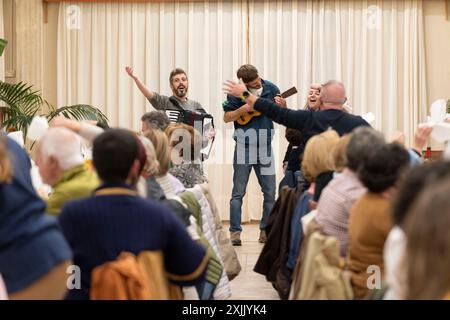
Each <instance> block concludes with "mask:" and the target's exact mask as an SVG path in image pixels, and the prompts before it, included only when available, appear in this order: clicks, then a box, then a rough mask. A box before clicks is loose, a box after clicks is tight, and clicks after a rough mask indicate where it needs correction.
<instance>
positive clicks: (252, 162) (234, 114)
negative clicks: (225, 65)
mask: <svg viewBox="0 0 450 320" xmlns="http://www.w3.org/2000/svg"><path fill="white" fill-rule="evenodd" d="M237 77H238V79H240V80H241V81H242V82H243V83H245V85H246V86H247V89H248V90H249V91H250V92H251V93H252V94H254V95H256V96H258V97H262V98H266V99H270V100H272V101H274V102H276V103H277V104H279V105H280V106H285V105H286V102H285V100H284V99H283V98H281V97H280V96H278V95H279V94H280V90H279V89H278V87H277V86H276V85H274V84H273V83H271V82H270V81H267V80H263V79H261V77H260V76H259V74H258V70H257V69H256V68H255V67H254V66H252V65H249V64H246V65H243V66H241V67H240V68H239V70H238V71H237ZM223 110H224V111H225V114H224V117H223V120H224V122H225V123H227V122H231V121H234V129H235V131H234V135H233V138H234V140H235V141H236V146H235V149H234V160H233V191H232V194H231V200H230V234H231V242H232V243H233V245H235V246H240V245H241V244H242V242H241V238H240V235H241V231H242V227H241V215H242V211H241V207H242V199H243V198H244V195H245V191H246V189H247V184H248V179H249V177H250V173H251V170H252V168H253V169H254V170H255V173H256V177H257V178H258V182H259V185H260V186H261V189H262V192H263V195H264V204H263V213H262V219H261V223H260V230H261V233H260V237H259V242H261V243H264V242H265V241H266V239H267V237H266V233H265V231H264V229H265V227H266V221H267V218H268V215H269V212H270V210H271V209H272V206H273V204H274V203H275V188H276V182H275V166H274V159H273V151H272V145H271V144H272V137H273V123H272V121H271V120H269V118H267V117H266V116H264V115H258V114H256V115H255V114H251V115H254V116H253V117H251V119H250V121H249V122H246V121H244V120H245V116H246V115H248V114H247V112H248V110H249V108H248V105H246V104H245V102H244V99H240V98H236V97H233V96H227V100H226V101H225V102H224V103H223Z"/></svg>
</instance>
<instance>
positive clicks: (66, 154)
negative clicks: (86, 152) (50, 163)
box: [39, 127, 84, 171]
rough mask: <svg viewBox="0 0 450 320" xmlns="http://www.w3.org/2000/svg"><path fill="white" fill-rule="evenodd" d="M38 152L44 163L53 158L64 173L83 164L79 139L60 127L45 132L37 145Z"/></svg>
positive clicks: (74, 134)
mask: <svg viewBox="0 0 450 320" xmlns="http://www.w3.org/2000/svg"><path fill="white" fill-rule="evenodd" d="M39 151H40V153H41V155H42V156H43V158H44V160H45V161H47V159H48V158H49V157H51V156H53V157H55V158H56V159H57V160H58V164H59V167H60V168H61V169H62V170H64V171H65V170H68V169H71V168H73V167H75V166H77V165H80V164H82V163H83V162H84V160H83V155H82V154H81V139H80V137H79V136H78V135H77V134H76V133H74V132H72V131H70V130H69V129H66V128H62V127H56V128H50V129H48V130H47V132H46V133H45V134H44V136H43V137H42V139H41V141H40V143H39Z"/></svg>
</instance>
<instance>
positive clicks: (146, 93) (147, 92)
mask: <svg viewBox="0 0 450 320" xmlns="http://www.w3.org/2000/svg"><path fill="white" fill-rule="evenodd" d="M125 71H126V72H127V73H128V75H129V76H130V77H131V78H132V79H133V80H134V82H135V83H136V85H137V87H138V88H139V90H140V91H141V92H142V94H143V95H144V96H145V97H146V98H147V99H148V100H151V99H152V98H153V96H154V92H153V91H151V90H150V89H148V88H147V87H146V86H145V84H143V83H142V82H141V80H139V78H138V77H137V76H136V75H135V74H134V71H133V68H131V67H126V68H125Z"/></svg>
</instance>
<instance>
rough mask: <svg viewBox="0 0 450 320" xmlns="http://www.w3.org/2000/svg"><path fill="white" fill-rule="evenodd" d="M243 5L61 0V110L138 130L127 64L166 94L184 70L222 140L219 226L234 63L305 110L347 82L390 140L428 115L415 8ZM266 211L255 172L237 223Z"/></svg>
mask: <svg viewBox="0 0 450 320" xmlns="http://www.w3.org/2000/svg"><path fill="white" fill-rule="evenodd" d="M249 4H250V5H249V7H247V1H244V0H242V1H217V2H216V1H213V2H208V1H205V2H184V1H183V2H176V3H166V2H162V3H133V4H123V3H106V4H105V3H95V4H92V3H78V4H77V3H73V4H72V3H66V2H64V3H61V4H60V13H59V27H58V68H57V74H58V76H57V83H58V90H57V100H58V105H59V106H62V105H68V104H74V103H89V104H93V105H95V106H98V107H100V108H101V109H102V110H103V111H104V112H105V113H106V114H107V116H108V117H109V119H110V121H111V124H112V125H113V126H120V127H127V128H132V129H135V130H139V128H140V117H141V115H142V114H143V113H144V112H146V111H149V110H152V107H151V105H150V104H149V103H148V102H146V101H145V99H144V97H143V96H142V95H141V94H140V93H139V92H138V90H137V89H136V88H135V86H134V83H133V82H132V81H131V79H129V78H128V76H127V75H126V73H125V72H124V68H125V66H127V65H132V66H133V67H134V69H135V71H136V73H137V74H138V75H139V76H140V77H141V79H143V81H144V82H145V83H146V84H147V85H148V87H149V88H151V89H152V90H154V91H156V92H160V93H163V94H167V95H170V94H171V91H170V87H169V81H168V74H169V72H170V70H172V69H173V68H175V67H181V68H184V69H185V70H186V71H187V73H188V76H189V80H190V81H189V84H190V88H189V97H190V98H191V99H194V100H197V101H199V102H201V103H202V105H203V106H204V107H205V109H206V110H208V111H209V112H210V113H211V114H212V115H213V116H214V118H215V124H216V128H217V130H218V135H217V138H216V143H215V146H214V149H213V155H212V158H211V159H209V160H208V161H207V163H206V169H207V173H208V176H209V179H210V182H211V188H212V192H213V194H214V196H215V198H216V200H217V202H218V206H219V208H220V209H221V215H222V217H223V218H224V219H228V215H229V198H230V194H231V188H232V175H233V170H232V165H231V160H232V154H233V147H234V145H233V140H232V138H231V136H232V131H233V125H232V124H224V123H223V121H222V117H223V112H222V107H221V104H222V101H223V99H224V98H225V97H224V95H223V94H222V92H221V91H222V90H221V89H222V83H223V81H224V80H225V79H230V78H234V77H235V72H236V70H237V68H238V67H239V66H240V65H241V64H243V63H247V62H250V63H252V64H254V65H255V66H256V67H257V68H258V69H259V70H260V73H261V75H262V77H263V78H265V79H268V80H271V81H273V82H274V83H276V84H277V85H278V86H279V87H280V89H281V90H286V89H288V88H290V87H291V86H293V85H295V86H296V87H297V89H298V90H299V94H298V95H296V96H294V97H291V98H289V99H288V104H289V106H290V107H293V108H296V107H298V106H303V105H304V102H305V99H306V93H307V89H308V86H309V84H310V83H311V82H325V81H326V80H329V79H338V80H342V81H343V82H344V83H345V84H346V86H347V95H348V98H349V101H350V103H351V105H352V106H353V109H354V112H355V113H358V114H364V113H366V112H369V111H370V112H373V113H374V115H375V118H376V120H375V122H374V124H373V125H374V126H375V127H376V128H377V129H380V130H382V131H383V132H385V134H386V135H390V134H392V133H393V132H395V131H396V130H400V131H403V132H404V133H405V134H406V136H407V138H411V137H412V134H413V130H414V128H415V127H416V125H417V124H418V123H419V122H420V121H421V120H423V119H424V117H425V114H426V91H425V72H424V71H425V69H424V68H425V55H424V39H423V21H422V19H423V17H422V2H421V1H420V0H403V1H395V0H383V1H382V0H379V1H361V0H345V1H344V0H335V1H324V0H321V1H312V0H308V1H306V0H304V1H253V0H251V1H249ZM74 5H75V7H74ZM77 17H78V18H79V19H78V20H77V19H76V18H77ZM248 27H249V30H248V32H249V35H250V36H249V38H248V39H247V28H248ZM276 128H277V133H276V135H275V140H274V144H273V147H274V150H275V154H276V155H277V159H276V160H277V166H278V168H280V167H281V160H282V158H283V156H284V151H285V147H286V141H285V139H284V128H282V127H280V126H276ZM277 178H278V179H277V181H279V180H280V178H281V170H279V171H278V172H277ZM261 209H262V192H261V190H260V188H259V185H258V183H257V181H256V178H255V176H254V174H252V177H251V179H250V183H249V187H248V189H247V196H246V199H245V201H244V205H243V221H248V220H250V219H259V218H260V216H261Z"/></svg>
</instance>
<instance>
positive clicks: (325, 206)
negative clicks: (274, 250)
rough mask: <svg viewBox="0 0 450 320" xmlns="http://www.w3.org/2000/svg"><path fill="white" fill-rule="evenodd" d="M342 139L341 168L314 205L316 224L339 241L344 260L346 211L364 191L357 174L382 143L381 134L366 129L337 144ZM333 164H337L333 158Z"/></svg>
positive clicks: (346, 245) (346, 241)
mask: <svg viewBox="0 0 450 320" xmlns="http://www.w3.org/2000/svg"><path fill="white" fill-rule="evenodd" d="M344 139H348V141H347V142H348V145H347V146H342V147H345V150H342V151H343V153H344V155H345V168H344V170H343V171H342V173H341V174H339V175H338V176H337V177H335V178H334V179H333V180H332V181H331V182H330V183H329V184H328V186H327V187H326V188H325V189H324V190H323V192H322V195H321V197H320V201H319V203H318V205H317V216H316V221H317V223H318V224H319V225H320V227H321V229H322V232H323V233H324V234H326V235H329V236H334V237H336V238H337V239H338V240H339V242H340V245H341V256H343V257H346V256H347V251H348V220H349V217H350V210H351V209H352V207H353V204H354V203H355V202H356V201H357V200H358V199H359V198H360V197H361V196H362V195H363V194H364V193H365V192H366V188H365V187H364V186H363V184H362V183H361V181H360V180H359V178H358V174H357V172H358V170H359V168H360V166H361V165H362V163H363V161H364V157H365V156H366V155H367V154H368V153H369V151H370V149H372V148H374V147H376V146H377V145H378V146H382V145H384V144H385V140H384V137H383V134H382V133H381V132H378V131H376V130H374V129H372V128H369V127H361V128H357V129H355V130H354V131H353V133H351V134H350V135H349V136H348V137H347V138H346V136H344V137H342V138H341V140H340V142H341V143H342V142H344V143H345V140H344ZM338 146H339V144H338ZM335 151H336V150H335ZM338 158H339V157H338ZM335 162H339V161H337V159H335ZM336 167H339V165H336Z"/></svg>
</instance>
